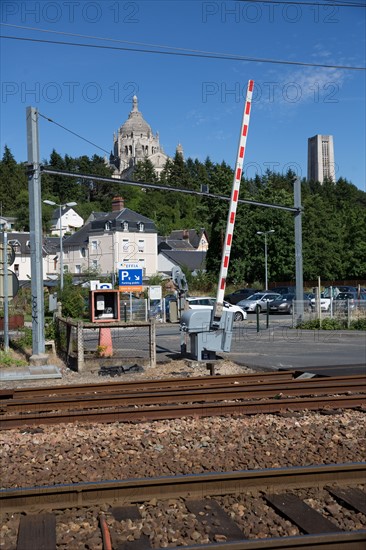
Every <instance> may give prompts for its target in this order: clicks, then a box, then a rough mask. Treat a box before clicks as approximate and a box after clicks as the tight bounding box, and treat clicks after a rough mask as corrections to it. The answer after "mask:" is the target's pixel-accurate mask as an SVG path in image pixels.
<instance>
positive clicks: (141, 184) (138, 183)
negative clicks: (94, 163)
mask: <svg viewBox="0 0 366 550" xmlns="http://www.w3.org/2000/svg"><path fill="white" fill-rule="evenodd" d="M41 171H42V172H44V173H45V174H53V175H55V176H67V177H70V178H77V179H79V180H81V179H84V180H87V181H90V180H96V181H101V182H104V183H121V184H123V185H132V186H134V187H146V188H147V189H154V190H155V191H175V192H177V193H185V194H187V195H198V196H202V197H208V198H211V199H220V200H225V201H230V198H231V197H227V196H225V195H216V194H215V193H204V192H203V191H193V190H192V189H184V188H181V187H167V186H165V185H158V184H155V183H145V182H142V181H130V180H123V179H117V178H107V177H105V176H96V175H91V174H81V173H80V172H66V171H64V170H54V169H53V168H52V167H47V166H41ZM238 202H241V203H243V204H251V205H252V206H265V207H267V208H276V209H278V210H286V211H288V212H299V208H297V207H295V206H282V205H281V204H267V203H265V202H259V201H253V200H249V199H238Z"/></svg>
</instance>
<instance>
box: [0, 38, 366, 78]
mask: <svg viewBox="0 0 366 550" xmlns="http://www.w3.org/2000/svg"><path fill="white" fill-rule="evenodd" d="M0 38H4V39H8V40H20V41H25V42H37V43H41V44H55V45H61V46H76V47H81V48H97V49H102V50H114V51H129V52H138V53H152V54H160V55H173V56H174V55H175V56H182V57H197V58H205V59H225V60H229V61H252V62H255V63H273V64H278V65H298V66H302V67H322V68H326V69H345V70H353V71H364V70H365V69H366V67H355V66H350V65H328V64H325V63H306V62H303V61H287V60H279V59H264V58H256V57H245V56H239V55H234V54H205V53H203V52H202V53H201V52H200V53H189V52H182V51H175V52H173V51H163V50H160V51H155V50H149V49H140V48H126V47H125V48H123V47H117V46H101V45H99V44H81V43H78V42H63V41H58V40H40V39H38V38H23V37H18V36H5V35H0Z"/></svg>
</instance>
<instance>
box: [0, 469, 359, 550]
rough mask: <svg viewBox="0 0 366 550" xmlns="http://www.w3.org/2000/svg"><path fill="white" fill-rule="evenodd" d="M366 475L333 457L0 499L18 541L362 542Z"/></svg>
mask: <svg viewBox="0 0 366 550" xmlns="http://www.w3.org/2000/svg"><path fill="white" fill-rule="evenodd" d="M365 477H366V463H348V464H332V465H322V466H308V467H294V468H279V469H270V470H249V471H237V472H225V473H210V474H198V475H193V476H191V475H189V476H174V477H159V478H145V479H128V480H119V481H106V482H99V483H81V484H74V485H61V486H47V487H33V488H32V487H28V488H16V489H7V490H1V491H0V503H1V509H2V510H6V514H3V516H4V517H3V525H10V527H9V528H8V531H7V533H8V539H9V541H10V539H12V540H13V543H14V541H15V540H17V543H16V545H15V546H12V547H14V548H16V549H17V550H24V548H30V547H32V548H47V550H53V549H56V546H57V548H67V547H78V548H87V547H89V548H90V547H91V546H90V544H91V542H90V541H95V546H94V547H95V548H100V549H107V548H111V549H112V548H113V549H118V550H122V549H127V548H136V549H137V548H139V549H140V550H143V549H149V548H161V547H166V546H167V545H169V546H170V547H173V546H174V545H175V546H176V547H179V546H181V545H182V543H183V542H184V545H185V546H186V547H187V543H188V548H190V547H191V546H190V544H192V545H195V548H202V549H210V550H211V548H215V549H217V550H224V549H225V550H234V549H235V550H236V549H254V548H267V549H270V548H271V549H275V548H276V549H283V548H286V549H299V548H302V549H304V548H309V549H310V548H311V549H316V548H322V549H323V550H324V549H334V550H339V549H341V550H343V549H344V550H349V549H351V550H361V549H363V548H365V544H366V493H365V485H364V484H365ZM70 526H71V527H70ZM75 526H76V527H75ZM73 529H74V530H73ZM30 541H32V545H33V546H29V542H30ZM26 543H27V544H28V546H26ZM109 543H110V544H109ZM86 544H89V546H86ZM108 544H109V545H108Z"/></svg>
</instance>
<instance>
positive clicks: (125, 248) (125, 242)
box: [122, 239, 130, 252]
mask: <svg viewBox="0 0 366 550" xmlns="http://www.w3.org/2000/svg"><path fill="white" fill-rule="evenodd" d="M129 245H130V241H129V240H128V239H123V240H122V251H123V252H128V247H129Z"/></svg>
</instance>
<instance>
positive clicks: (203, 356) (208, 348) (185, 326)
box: [180, 309, 234, 361]
mask: <svg viewBox="0 0 366 550" xmlns="http://www.w3.org/2000/svg"><path fill="white" fill-rule="evenodd" d="M212 315H213V311H212V310H211V309H190V310H188V311H185V312H184V313H183V315H182V317H181V320H180V329H181V331H183V332H186V333H187V334H188V335H189V340H190V353H191V356H192V358H193V359H195V360H196V361H210V360H214V359H216V352H218V351H219V352H223V351H225V352H228V351H230V349H231V341H232V337H233V324H234V313H233V312H231V311H223V313H222V316H221V318H220V320H219V322H218V324H215V327H217V328H215V330H213V329H212V328H211V324H212V323H211V317H212Z"/></svg>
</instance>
